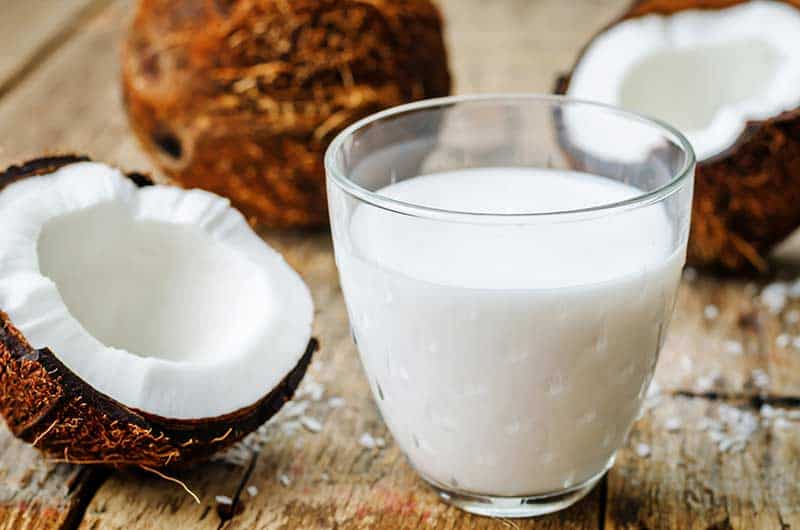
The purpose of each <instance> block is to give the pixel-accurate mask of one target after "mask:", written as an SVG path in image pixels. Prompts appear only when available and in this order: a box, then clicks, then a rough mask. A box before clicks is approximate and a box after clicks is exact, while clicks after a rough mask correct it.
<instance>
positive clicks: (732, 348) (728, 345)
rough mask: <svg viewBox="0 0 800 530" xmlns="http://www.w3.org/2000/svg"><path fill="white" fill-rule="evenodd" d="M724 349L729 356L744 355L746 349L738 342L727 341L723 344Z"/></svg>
mask: <svg viewBox="0 0 800 530" xmlns="http://www.w3.org/2000/svg"><path fill="white" fill-rule="evenodd" d="M722 348H723V349H724V350H725V353H727V354H729V355H741V354H742V353H744V347H743V346H742V343H741V342H739V341H738V340H726V341H725V342H723V344H722Z"/></svg>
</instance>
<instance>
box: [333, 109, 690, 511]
mask: <svg viewBox="0 0 800 530" xmlns="http://www.w3.org/2000/svg"><path fill="white" fill-rule="evenodd" d="M325 163H326V170H327V174H328V200H329V205H330V215H331V222H332V230H333V240H334V246H335V252H336V262H337V266H338V268H339V273H340V278H341V285H342V289H343V291H344V295H345V300H346V303H347V308H348V313H349V317H350V323H351V327H352V332H353V339H354V340H355V342H356V344H357V347H358V350H359V352H360V354H361V359H362V361H363V365H364V370H365V373H366V375H367V378H368V379H369V384H370V386H371V388H372V391H373V395H374V398H375V401H376V403H377V404H378V407H379V408H380V411H381V413H382V415H383V418H384V420H385V422H386V424H387V425H388V427H389V429H390V430H391V432H392V434H393V436H394V439H395V441H396V443H397V444H398V446H399V447H400V448H401V449H402V451H403V452H404V453H405V454H406V455H407V456H408V459H409V461H410V463H411V465H412V466H413V467H414V468H415V469H416V470H417V471H418V472H419V474H420V475H421V476H422V477H423V478H424V479H425V480H426V481H427V482H428V483H429V484H430V485H431V486H433V488H435V489H436V491H438V493H439V495H440V496H441V498H442V499H444V500H446V501H447V502H450V503H452V504H454V505H456V506H458V507H461V508H463V509H465V510H467V511H470V512H473V513H478V514H484V515H491V516H502V517H522V516H532V515H539V514H544V513H549V512H553V511H556V510H559V509H562V508H565V507H567V506H569V505H570V504H572V503H574V502H576V501H577V500H578V499H580V498H581V497H583V496H584V495H586V494H587V493H588V492H589V491H590V490H591V488H592V487H593V486H594V485H595V483H597V481H598V480H599V479H600V477H601V476H602V475H603V473H605V471H606V470H607V469H608V468H609V467H610V466H611V465H612V464H613V462H614V455H615V453H616V451H617V450H618V449H619V447H620V446H621V445H622V444H623V443H624V440H625V437H626V436H627V433H628V431H629V430H630V428H631V425H632V423H633V421H634V419H635V418H636V416H637V414H638V412H639V409H640V407H641V404H642V399H643V397H644V396H645V393H646V391H647V387H648V384H649V383H650V379H651V377H652V375H653V369H654V366H655V364H656V359H657V357H658V352H659V348H660V347H661V345H662V344H663V342H664V336H665V334H666V331H667V327H668V324H669V320H670V315H671V313H672V309H673V305H674V300H675V293H676V290H677V287H678V280H679V277H680V271H681V268H682V266H683V263H684V256H685V251H686V241H687V237H688V232H689V217H690V210H691V199H692V181H693V172H694V154H693V152H692V149H691V147H690V145H689V144H688V142H687V141H686V139H685V138H684V137H683V136H682V135H681V134H680V133H678V132H677V131H676V130H675V129H673V128H671V127H669V126H667V125H664V124H662V123H658V122H656V121H652V120H649V119H646V118H643V117H641V116H638V115H635V114H631V113H628V112H624V111H622V110H619V109H616V108H612V107H608V106H604V105H600V104H594V103H588V102H582V101H574V100H569V99H563V98H559V97H553V96H533V95H485V96H483V95H482V96H464V97H451V98H444V99H434V100H427V101H422V102H419V103H414V104H411V105H405V106H401V107H397V108H394V109H390V110H388V111H385V112H381V113H378V114H376V115H373V116H371V117H368V118H366V119H364V120H361V121H360V122H358V123H356V124H355V125H353V126H351V127H349V128H348V129H346V130H345V131H344V132H342V133H341V134H340V135H339V136H338V137H337V138H336V139H335V140H334V141H333V143H332V144H331V146H330V148H329V150H328V152H327V155H326V160H325Z"/></svg>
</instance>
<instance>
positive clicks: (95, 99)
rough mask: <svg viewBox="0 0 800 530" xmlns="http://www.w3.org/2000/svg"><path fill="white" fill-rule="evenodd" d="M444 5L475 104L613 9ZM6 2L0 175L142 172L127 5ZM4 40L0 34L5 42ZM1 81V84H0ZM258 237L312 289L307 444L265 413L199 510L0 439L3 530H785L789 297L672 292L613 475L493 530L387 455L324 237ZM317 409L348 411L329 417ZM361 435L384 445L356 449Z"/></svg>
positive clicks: (215, 477)
mask: <svg viewBox="0 0 800 530" xmlns="http://www.w3.org/2000/svg"><path fill="white" fill-rule="evenodd" d="M12 3H13V5H14V6H17V7H14V8H13V9H16V10H17V11H13V9H11V8H10V7H8V6H11V5H12ZM441 3H442V4H443V7H444V9H445V12H446V17H447V21H448V25H447V28H448V41H449V44H450V50H451V55H452V60H451V63H452V68H453V71H454V74H455V78H456V85H457V90H458V91H459V92H474V91H500V90H503V91H547V90H548V89H549V88H550V87H551V84H552V82H553V79H554V77H555V76H556V74H557V73H558V72H560V71H562V70H563V69H565V68H568V67H569V66H570V64H571V62H572V60H573V59H574V57H575V54H576V52H577V50H578V49H579V48H580V46H581V45H582V43H583V42H584V41H585V40H586V39H587V38H588V37H589V36H590V35H591V34H592V33H593V32H594V31H596V30H597V29H598V28H600V27H602V26H603V25H604V24H605V23H606V22H607V21H608V20H610V19H611V18H613V16H614V14H615V13H617V12H618V11H619V10H620V9H621V8H622V7H623V6H624V5H625V4H626V3H627V2H626V0H592V1H584V2H578V1H575V2H563V1H561V0H537V1H535V2H534V1H530V0H502V1H500V0H499V1H497V2H492V3H491V5H487V3H485V2H480V1H479V0H446V1H442V2H441ZM5 4H7V5H6V6H5V7H4V11H2V13H3V16H2V17H0V30H1V29H2V28H3V27H6V28H14V31H15V32H17V33H16V34H17V35H21V34H24V35H25V38H26V39H31V40H29V41H27V42H34V43H38V44H33V45H31V44H26V46H28V47H27V48H26V49H27V50H29V51H26V52H24V53H22V52H13V53H5V52H6V48H3V49H2V51H3V54H0V58H1V59H0V86H8V87H9V88H8V89H7V90H6V91H5V92H4V91H3V90H0V164H3V165H4V164H7V163H10V162H14V161H18V160H20V159H22V158H25V157H28V156H34V155H37V154H39V153H41V152H42V151H58V150H72V151H80V152H87V153H89V154H91V155H93V156H95V157H96V158H98V159H103V160H107V161H110V162H113V163H116V164H120V165H122V166H123V167H126V168H131V169H134V168H135V169H142V170H149V169H152V168H151V166H150V164H149V162H148V161H147V159H146V158H145V157H144V155H143V154H142V152H141V151H140V150H139V149H138V146H137V145H136V143H135V141H134V140H133V138H132V136H131V135H130V134H129V132H128V129H127V124H126V122H125V117H124V114H123V112H122V110H121V106H120V98H119V91H118V83H117V76H118V71H117V64H116V59H117V53H118V52H117V47H116V46H117V43H118V40H119V37H120V32H121V30H122V28H123V27H124V21H125V18H126V14H127V11H128V10H129V8H130V5H131V4H130V2H129V1H124V0H123V1H117V2H109V3H108V5H106V4H104V3H102V2H91V1H89V0H87V1H85V2H73V3H71V4H70V3H69V2H64V3H62V2H56V0H52V1H51V2H50V3H49V4H46V3H45V2H44V0H37V2H31V3H30V5H31V6H39V7H36V9H40V10H41V9H46V8H43V7H41V6H43V5H45V4H46V5H48V6H51V8H52V9H51V13H52V16H51V18H50V19H48V20H47V21H46V22H41V24H42V25H37V24H39V18H40V17H33V18H31V17H25V16H19V15H15V17H16V18H14V20H13V21H11V19H10V18H9V17H7V16H6V15H7V14H8V13H24V10H23V11H20V10H21V9H22V8H21V7H18V4H25V2H19V3H17V2H11V1H7V2H5ZM66 4H70V5H69V7H64V6H65V5H66ZM0 5H2V4H0ZM56 6H58V7H56ZM76 6H77V7H76ZM87 6H89V7H87ZM10 9H11V10H10ZM30 9H34V7H30ZM59 9H60V10H62V11H59ZM76 17H77V18H76ZM76 20H80V22H81V25H80V27H78V28H75V27H74V25H75V24H76ZM29 34H31V35H29ZM3 38H5V39H6V40H5V41H3V40H2V39H3ZM8 38H9V37H8V36H7V35H6V34H5V33H3V32H2V31H0V43H4V42H11V41H8V40H7V39H8ZM20 38H21V37H17V39H20ZM13 42H17V40H13ZM48 43H49V44H48ZM31 50H32V51H31ZM36 50H39V51H36ZM8 57H11V58H12V59H13V60H11V61H10V62H9V59H8ZM32 60H33V61H34V63H35V64H32V65H30V66H26V65H28V63H30V62H31V61H32ZM3 61H5V62H3ZM4 65H6V66H4ZM4 71H5V72H13V74H3V72H4ZM4 75H6V77H4ZM9 75H11V76H12V77H13V83H11V84H10V85H3V83H4V79H7V78H9V77H8V76H9ZM265 237H266V239H267V240H268V241H269V242H270V243H271V244H273V245H274V246H276V247H277V248H278V249H280V250H281V251H282V252H284V253H285V255H286V257H287V260H288V261H289V262H290V263H291V264H292V265H293V266H294V267H295V268H297V269H298V270H299V271H300V272H301V274H302V275H303V277H304V278H305V280H306V281H307V282H308V284H309V286H310V287H311V289H312V292H313V296H314V300H315V303H316V307H317V316H316V323H315V333H316V335H317V336H318V337H319V338H320V339H321V341H322V345H323V348H322V351H321V352H320V354H319V355H318V357H317V358H316V360H315V362H314V365H313V366H312V369H311V377H312V378H313V380H314V381H316V382H318V383H319V384H322V385H324V390H325V395H324V399H323V400H322V401H321V402H319V403H315V404H313V405H312V408H311V409H310V412H309V413H310V414H311V415H313V416H314V417H317V418H319V419H320V420H321V421H322V422H323V425H324V428H323V430H322V432H320V433H312V432H308V431H307V430H303V429H300V430H299V431H297V432H295V433H293V434H287V429H285V428H284V426H285V424H288V423H291V421H290V420H289V419H286V418H279V419H278V420H277V421H275V422H273V425H271V426H270V429H269V430H268V435H269V440H268V441H267V443H263V444H255V445H254V446H253V447H252V450H242V451H239V452H237V453H235V454H234V455H233V456H232V457H231V458H228V460H227V461H216V462H211V463H208V464H205V465H202V466H198V467H196V468H194V469H192V470H188V471H185V472H183V473H181V474H180V475H179V476H178V478H180V479H181V480H183V481H184V482H185V483H186V484H187V485H188V486H189V487H190V488H191V489H192V490H193V491H194V492H195V493H197V494H198V495H199V497H200V499H201V503H200V504H199V505H198V504H195V503H194V501H193V500H192V499H191V497H189V496H188V495H187V494H185V493H184V491H183V490H182V489H181V488H180V487H178V486H177V485H176V484H173V483H170V482H166V481H164V480H162V479H159V478H157V477H154V476H152V475H148V474H145V473H143V472H111V473H110V474H109V476H108V477H107V478H106V476H105V473H104V472H102V471H98V470H89V469H86V468H82V467H77V466H66V465H60V466H51V465H49V464H47V463H46V462H44V461H43V460H42V459H41V458H40V457H39V456H38V454H37V453H36V452H35V451H33V450H32V449H30V448H28V447H26V446H24V445H22V444H20V443H18V442H17V441H15V440H13V439H12V438H11V437H10V435H9V434H8V432H7V431H6V430H5V429H0V451H2V454H1V455H0V528H9V529H11V528H77V527H80V528H85V529H94V528H97V529H100V528H103V529H105V528H111V529H115V528H116V529H123V528H124V529H134V528H154V529H161V528H169V529H171V528H219V527H224V528H228V529H234V528H236V529H239V528H242V529H245V528H247V529H249V528H418V527H423V528H428V527H430V528H448V529H457V528H536V529H540V528H575V529H578V528H580V529H594V528H613V529H617V528H619V529H641V528H648V529H651V528H652V529H655V528H665V529H666V528H670V529H682V528H703V529H719V530H722V529H728V528H732V529H739V528H741V529H749V528H756V529H772V528H776V529H780V530H784V529H787V528H800V420H797V419H794V416H792V419H789V418H787V417H781V418H779V419H776V418H771V419H769V420H763V421H762V419H761V417H760V415H758V412H759V409H758V407H759V406H761V405H762V404H763V403H765V402H766V403H768V404H774V405H784V406H787V407H790V408H788V409H787V410H788V411H789V412H787V413H786V414H789V413H790V412H791V411H794V413H795V414H796V411H797V410H798V409H797V408H791V407H792V406H793V405H797V404H798V398H800V351H798V350H795V349H794V348H793V347H792V346H791V345H788V346H778V345H777V344H776V337H777V336H778V335H779V334H780V333H783V332H788V333H792V334H800V327H798V324H796V323H787V318H786V317H787V315H788V312H789V311H790V310H791V309H792V308H794V309H800V302H792V303H791V305H790V306H789V307H787V308H786V309H785V310H784V311H783V312H782V313H781V314H778V315H774V314H772V313H770V312H769V311H768V310H767V309H766V308H765V307H763V306H762V305H761V304H760V303H759V302H758V300H757V299H756V298H755V297H754V295H755V294H756V293H757V292H758V290H759V289H760V286H761V285H760V284H759V285H750V284H748V282H745V281H732V280H718V279H712V278H707V277H700V278H698V279H695V280H694V281H686V282H684V285H683V287H682V290H681V293H680V296H679V301H678V307H677V312H676V317H675V320H674V322H673V325H672V329H671V332H670V335H669V338H668V340H667V344H666V346H665V349H664V352H663V355H662V359H661V362H660V363H659V368H658V372H657V382H658V385H659V387H660V388H661V391H662V393H663V395H662V396H661V398H660V399H659V400H658V401H657V403H656V404H655V406H654V407H653V408H651V409H650V410H649V411H648V412H647V413H646V414H645V415H644V416H643V418H642V419H641V420H640V421H639V422H638V423H637V426H636V428H635V430H634V432H633V433H632V435H631V440H630V443H629V447H627V448H626V449H624V450H623V451H622V452H621V453H620V456H619V459H618V461H617V465H616V466H615V467H614V468H613V470H612V471H611V472H610V473H609V476H608V479H607V480H606V481H604V482H603V483H602V484H601V485H600V486H599V487H598V488H597V489H596V490H595V491H594V492H593V493H592V494H591V495H590V496H589V497H588V498H587V499H586V500H584V501H583V502H581V503H580V504H578V505H576V506H575V507H573V508H572V509H570V510H567V511H565V512H563V513H561V514H558V515H554V516H550V517H544V518H540V519H536V520H524V521H493V520H489V519H485V518H480V517H474V516H470V515H467V514H464V513H462V512H459V511H458V510H455V509H453V508H449V507H447V506H446V505H444V504H442V503H440V502H438V501H437V500H436V498H435V496H434V495H433V494H432V493H431V492H430V491H429V490H427V489H426V488H425V487H424V486H423V485H422V484H421V482H420V481H419V480H418V479H417V478H416V476H415V475H414V473H413V472H412V471H411V470H410V468H409V466H408V465H407V464H406V463H405V461H404V460H403V458H402V456H401V455H400V453H399V451H398V450H397V448H396V447H395V446H394V445H393V444H392V442H391V437H390V436H389V434H388V433H387V432H386V430H385V427H384V426H383V424H382V423H381V421H380V417H379V415H378V413H377V410H376V409H375V407H374V405H373V403H372V400H371V397H370V396H369V393H368V386H367V384H366V382H365V380H364V378H363V376H362V373H361V369H360V366H359V363H358V358H357V354H356V351H355V348H354V346H353V345H352V343H351V341H350V337H349V334H348V329H347V322H346V314H345V310H344V305H343V302H342V298H341V292H340V291H339V288H338V280H337V277H336V270H335V266H334V262H333V258H332V255H331V248H330V241H329V236H328V235H327V234H324V233H323V234H316V235H308V234H277V233H271V234H265ZM791 260H792V258H791V255H790V256H789V261H790V262H791ZM709 305H713V306H714V307H716V308H717V309H718V311H719V315H718V316H717V317H716V318H714V319H709V318H706V317H704V310H705V308H706V307H707V306H709ZM792 305H793V306H794V307H792ZM711 313H713V311H711ZM788 320H791V319H788ZM737 345H741V350H742V351H741V352H739V351H738V350H739V347H738V346H737ZM331 396H337V397H342V398H344V400H345V402H346V404H345V405H344V406H342V407H339V408H331V407H328V406H325V405H324V400H325V399H327V398H328V397H331ZM731 407H735V408H736V410H737V411H739V412H738V413H732V412H731ZM765 410H771V409H768V408H767V409H765ZM731 414H734V416H735V417H737V418H740V417H746V418H749V417H750V416H752V417H753V418H754V419H755V420H756V424H755V425H754V427H753V428H754V431H753V432H752V433H751V434H750V436H749V437H748V438H747V443H746V445H745V447H743V449H742V450H741V451H737V450H735V449H736V448H734V449H733V450H732V449H730V448H727V449H728V450H727V451H723V450H722V449H725V447H724V445H725V443H727V442H726V441H725V440H726V438H724V436H727V434H726V433H721V432H719V429H720V427H719V425H722V426H723V427H725V428H726V429H727V428H734V427H731V426H730V425H728V424H726V423H725V422H722V423H721V424H720V420H719V418H720V415H722V416H723V417H730V416H731ZM676 421H677V422H679V425H677V427H676V425H675V423H676ZM742 421H749V420H742ZM709 423H710V424H711V425H712V427H709V426H708V424H709ZM713 426H716V427H713ZM723 430H724V429H723ZM363 432H369V433H371V434H372V435H374V436H376V437H383V438H385V439H386V441H387V446H386V447H385V448H382V449H381V448H376V449H366V448H364V447H362V446H360V445H359V444H358V441H357V440H358V438H359V436H360V435H361V434H362V433H363ZM715 433H717V434H715ZM720 436H722V437H723V438H722V441H720ZM720 444H722V445H723V447H722V448H721V446H720ZM637 450H638V452H639V454H637ZM647 451H650V454H649V455H646V453H647ZM642 455H646V456H642ZM234 456H235V458H234ZM253 488H255V489H253ZM248 490H250V492H254V493H255V495H251V493H249V492H248ZM219 495H224V496H228V497H230V498H232V499H234V500H236V501H237V504H238V507H239V509H238V510H237V511H238V513H237V514H236V515H234V516H233V517H232V518H230V519H227V518H225V519H224V520H223V519H221V518H220V516H219V515H218V513H217V509H216V502H215V497H216V496H219Z"/></svg>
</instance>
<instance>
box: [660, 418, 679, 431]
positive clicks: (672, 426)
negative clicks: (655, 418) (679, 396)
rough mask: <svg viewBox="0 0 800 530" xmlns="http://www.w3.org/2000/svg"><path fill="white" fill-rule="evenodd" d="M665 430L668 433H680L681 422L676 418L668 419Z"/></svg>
mask: <svg viewBox="0 0 800 530" xmlns="http://www.w3.org/2000/svg"><path fill="white" fill-rule="evenodd" d="M664 428H665V429H666V430H667V431H668V432H676V431H679V430H680V428H681V420H680V419H679V418H676V417H672V418H668V419H667V421H665V422H664Z"/></svg>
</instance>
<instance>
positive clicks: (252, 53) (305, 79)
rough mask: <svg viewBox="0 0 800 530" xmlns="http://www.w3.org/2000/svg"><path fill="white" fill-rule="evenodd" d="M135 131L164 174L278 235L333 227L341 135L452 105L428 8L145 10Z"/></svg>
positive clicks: (128, 48) (251, 1)
mask: <svg viewBox="0 0 800 530" xmlns="http://www.w3.org/2000/svg"><path fill="white" fill-rule="evenodd" d="M122 85H123V94H124V100H125V106H126V109H127V112H128V116H129V119H130V123H131V125H132V127H133V130H134V131H135V133H136V135H137V136H138V138H139V140H140V141H141V143H142V145H143V146H144V147H145V149H146V150H147V151H148V152H149V153H150V154H151V156H152V157H153V159H154V160H155V161H156V163H157V164H158V165H159V166H160V167H161V168H162V169H163V171H164V172H165V173H166V174H167V175H169V176H170V177H171V178H173V179H174V180H175V181H176V182H178V183H180V184H182V185H185V186H187V187H200V188H204V189H208V190H211V191H214V192H216V193H218V194H221V195H225V196H227V197H229V198H230V199H231V200H232V202H233V204H234V205H235V206H236V207H237V208H239V209H240V210H241V211H243V212H244V213H245V214H246V215H248V216H250V217H251V218H253V219H254V220H257V221H260V222H263V223H265V224H268V225H271V226H277V227H316V226H321V225H325V224H327V222H328V216H327V204H326V198H325V184H324V183H325V179H324V169H323V160H322V159H323V154H324V151H325V149H326V148H327V146H328V143H329V142H330V140H331V139H332V138H333V137H334V136H335V135H336V134H337V133H338V132H339V131H341V130H342V129H343V128H344V127H345V126H347V125H349V124H351V123H352V122H354V121H356V120H358V119H360V118H362V117H364V116H367V115H369V114H371V113H373V112H376V111H378V110H381V109H384V108H387V107H391V106H394V105H398V104H401V103H407V102H409V101H413V100H418V99H422V98H428V97H436V96H444V95H447V94H449V92H450V76H449V73H448V68H447V57H446V52H445V46H444V42H443V39H442V20H441V16H440V13H439V11H438V9H437V8H436V7H435V6H434V5H433V4H432V3H431V2H430V1H429V0H363V1H352V0H291V1H290V2H286V1H281V0H227V1H199V0H177V1H176V0H141V1H140V2H139V4H138V8H137V9H136V13H135V16H134V19H133V24H132V25H131V28H130V31H129V33H128V36H127V39H126V40H125V43H124V49H123V55H122Z"/></svg>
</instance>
